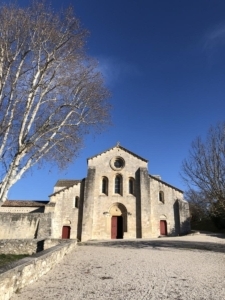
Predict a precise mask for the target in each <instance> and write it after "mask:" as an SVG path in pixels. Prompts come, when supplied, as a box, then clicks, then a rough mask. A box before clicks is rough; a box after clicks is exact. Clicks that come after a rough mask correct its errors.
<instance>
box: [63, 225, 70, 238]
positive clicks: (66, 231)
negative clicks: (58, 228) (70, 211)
mask: <svg viewBox="0 0 225 300" xmlns="http://www.w3.org/2000/svg"><path fill="white" fill-rule="evenodd" d="M69 238H70V226H63V228H62V239H69Z"/></svg>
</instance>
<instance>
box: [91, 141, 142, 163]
mask: <svg viewBox="0 0 225 300" xmlns="http://www.w3.org/2000/svg"><path fill="white" fill-rule="evenodd" d="M114 148H119V149H121V150H123V151H125V152H127V153H129V154H131V155H133V156H135V157H137V158H139V159H140V160H143V161H145V162H148V160H147V159H145V158H143V157H141V156H139V155H137V154H135V153H134V152H131V151H130V150H128V149H126V148H124V147H122V146H121V145H120V144H119V143H118V144H117V145H116V146H114V147H111V148H109V149H107V150H105V151H103V152H101V153H98V154H96V155H94V156H91V157H89V158H88V159H87V160H89V159H92V158H94V157H97V156H99V155H101V154H103V153H106V152H108V151H110V150H112V149H114Z"/></svg>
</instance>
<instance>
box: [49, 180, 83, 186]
mask: <svg viewBox="0 0 225 300" xmlns="http://www.w3.org/2000/svg"><path fill="white" fill-rule="evenodd" d="M80 182H81V180H72V179H60V180H58V181H57V182H56V184H55V186H56V187H67V188H68V187H72V186H73V185H75V184H78V183H80Z"/></svg>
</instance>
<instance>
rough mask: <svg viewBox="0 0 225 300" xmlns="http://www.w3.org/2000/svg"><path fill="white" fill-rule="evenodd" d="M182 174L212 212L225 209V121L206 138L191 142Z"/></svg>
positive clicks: (212, 128) (216, 212) (213, 128)
mask: <svg viewBox="0 0 225 300" xmlns="http://www.w3.org/2000/svg"><path fill="white" fill-rule="evenodd" d="M182 177H183V178H184V180H185V181H186V183H187V184H188V187H189V189H190V190H191V191H192V196H193V190H194V191H195V192H196V194H195V195H198V197H196V201H198V202H199V201H200V202H201V203H200V202H199V204H201V206H202V205H203V203H204V204H205V207H206V208H207V209H208V210H209V211H210V213H211V214H215V215H216V214H218V213H221V210H224V211H225V123H220V124H218V125H217V126H215V127H211V128H210V129H209V131H208V134H207V137H206V140H205V141H202V139H201V138H200V137H198V138H197V139H196V140H195V141H194V142H193V143H192V145H191V149H190V151H189V157H188V159H186V160H184V161H183V164H182ZM199 195H201V196H199ZM192 198H193V197H192ZM199 199H200V200H199Z"/></svg>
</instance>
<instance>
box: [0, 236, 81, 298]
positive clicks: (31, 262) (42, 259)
mask: <svg viewBox="0 0 225 300" xmlns="http://www.w3.org/2000/svg"><path fill="white" fill-rule="evenodd" d="M53 242H54V241H52V244H53ZM49 243H51V240H50V242H49ZM75 246H76V241H75V240H64V241H62V242H61V243H60V244H58V245H56V246H54V247H52V248H49V249H47V250H44V251H42V252H39V253H36V254H34V255H32V256H30V257H26V258H23V259H21V260H19V261H16V262H14V263H12V264H10V265H7V266H5V267H1V268H0V300H8V299H10V297H11V296H12V294H13V293H15V292H16V291H18V290H20V289H22V288H23V287H24V286H26V285H28V284H31V283H32V282H34V281H36V280H37V279H38V278H40V277H41V276H42V275H44V274H46V273H47V272H48V271H49V270H50V269H51V268H52V267H54V265H56V264H57V263H58V262H59V261H60V260H61V259H62V258H63V257H64V255H65V254H67V253H68V252H70V251H71V250H72V249H74V248H75Z"/></svg>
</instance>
